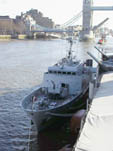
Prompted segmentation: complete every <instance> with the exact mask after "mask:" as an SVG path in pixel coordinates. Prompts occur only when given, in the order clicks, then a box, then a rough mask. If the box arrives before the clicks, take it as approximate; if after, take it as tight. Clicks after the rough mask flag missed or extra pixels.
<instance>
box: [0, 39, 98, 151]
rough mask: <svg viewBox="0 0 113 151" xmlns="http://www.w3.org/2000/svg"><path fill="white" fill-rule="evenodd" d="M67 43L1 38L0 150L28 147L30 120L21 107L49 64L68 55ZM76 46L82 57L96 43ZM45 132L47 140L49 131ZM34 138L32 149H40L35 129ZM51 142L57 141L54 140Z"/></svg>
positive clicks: (25, 148) (21, 149)
mask: <svg viewBox="0 0 113 151" xmlns="http://www.w3.org/2000/svg"><path fill="white" fill-rule="evenodd" d="M68 47H69V45H68V42H67V41H65V40H48V41H32V40H29V41H21V40H20V41H17V40H14V41H13V40H12V41H3V42H2V41H0V151H27V150H28V140H29V138H28V135H29V128H30V120H29V118H28V117H27V115H26V114H25V113H24V111H23V109H22V108H21V102H22V99H23V98H24V97H25V96H26V95H28V94H29V93H30V92H31V91H32V90H33V89H34V88H36V86H37V85H38V84H39V83H41V81H42V78H43V72H45V71H46V70H47V68H48V66H50V65H53V64H54V63H56V62H57V61H58V60H59V59H61V58H62V57H64V56H65V55H66V50H68ZM73 50H74V51H75V52H73V53H75V54H76V56H77V58H78V59H81V60H85V59H86V58H87V57H88V56H87V53H86V52H87V51H88V50H89V51H92V52H93V51H95V50H94V48H93V43H78V42H77V43H76V44H74V46H73ZM53 133H54V131H52V132H51V134H53ZM45 134H46V133H45ZM43 135H44V133H43V134H42V136H41V137H43V139H44V143H45V140H46V139H48V137H47V135H48V134H46V136H43ZM59 137H61V136H59ZM31 138H32V141H31V142H30V144H31V145H30V150H31V148H32V150H33V151H35V150H39V148H40V147H39V146H38V144H37V133H36V131H35V130H34V131H33V133H32V135H31ZM38 142H40V141H38ZM48 142H49V141H48ZM49 143H50V144H54V143H53V141H51V142H49ZM57 143H58V145H59V144H60V146H61V144H65V143H64V142H62V143H61V142H58V141H57ZM39 144H40V143H39ZM41 144H43V142H41ZM50 144H49V145H50ZM43 145H44V144H43ZM55 145H56V144H55ZM54 147H55V146H54ZM41 151H47V150H44V149H43V150H41ZM49 151H50V150H49ZM54 151H55V149H54Z"/></svg>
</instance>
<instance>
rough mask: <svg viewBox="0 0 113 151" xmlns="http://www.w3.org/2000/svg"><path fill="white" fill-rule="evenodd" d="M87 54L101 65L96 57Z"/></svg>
mask: <svg viewBox="0 0 113 151" xmlns="http://www.w3.org/2000/svg"><path fill="white" fill-rule="evenodd" d="M87 54H88V55H89V56H90V57H91V58H93V59H94V60H95V61H96V62H97V63H98V64H100V65H101V62H100V61H99V60H98V59H97V58H96V57H94V56H93V55H92V54H91V53H90V52H89V51H88V52H87Z"/></svg>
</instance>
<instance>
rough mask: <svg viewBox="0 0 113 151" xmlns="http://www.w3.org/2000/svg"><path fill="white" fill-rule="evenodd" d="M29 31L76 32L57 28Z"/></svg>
mask: <svg viewBox="0 0 113 151" xmlns="http://www.w3.org/2000/svg"><path fill="white" fill-rule="evenodd" d="M31 32H34V33H35V32H56V33H62V32H66V33H73V32H78V30H59V29H40V30H32V31H31Z"/></svg>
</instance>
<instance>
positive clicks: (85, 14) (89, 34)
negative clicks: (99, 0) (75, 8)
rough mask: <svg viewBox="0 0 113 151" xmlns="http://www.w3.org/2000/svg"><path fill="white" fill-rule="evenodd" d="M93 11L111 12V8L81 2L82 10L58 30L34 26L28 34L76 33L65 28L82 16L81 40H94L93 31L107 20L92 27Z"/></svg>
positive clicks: (87, 0)
mask: <svg viewBox="0 0 113 151" xmlns="http://www.w3.org/2000/svg"><path fill="white" fill-rule="evenodd" d="M94 11H113V6H93V0H83V10H82V11H81V12H79V13H78V14H77V15H75V16H74V17H72V18H71V19H70V20H68V21H67V22H65V23H64V24H63V25H62V26H61V28H60V29H49V28H46V27H42V26H40V25H37V24H35V25H34V29H33V30H32V29H30V32H32V33H36V32H57V33H58V32H59V33H61V32H76V31H72V30H67V29H66V27H68V26H70V25H72V24H73V23H75V22H76V21H78V19H79V18H80V17H81V16H82V18H83V19H82V31H81V32H80V39H81V40H88V39H92V38H94V31H95V30H96V29H97V28H98V27H100V26H101V25H102V24H104V23H105V22H106V21H107V20H108V19H109V18H106V19H105V20H104V21H102V22H101V23H100V24H99V25H96V26H94V27H93V12H94Z"/></svg>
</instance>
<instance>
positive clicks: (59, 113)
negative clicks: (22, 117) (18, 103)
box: [22, 87, 88, 131]
mask: <svg viewBox="0 0 113 151" xmlns="http://www.w3.org/2000/svg"><path fill="white" fill-rule="evenodd" d="M39 89H40V88H39ZM37 91H38V90H35V91H34V92H32V93H31V94H30V95H29V96H27V97H26V98H25V99H24V100H23V101H22V107H23V109H24V111H25V112H26V113H27V115H28V117H30V119H31V120H32V121H33V123H34V124H35V125H36V128H37V130H38V131H42V130H44V129H46V128H48V127H49V126H51V125H52V124H53V123H55V122H56V121H58V119H61V118H63V119H64V118H67V117H70V116H71V115H72V113H75V112H76V111H77V110H79V109H81V108H83V107H84V106H85V105H86V97H87V94H88V87H87V88H86V89H84V91H82V92H81V93H79V94H78V95H76V97H74V98H72V99H71V100H70V101H69V102H68V103H66V104H64V105H62V106H59V107H55V108H52V109H48V110H39V111H34V110H30V109H27V106H26V105H28V104H29V103H30V101H31V99H30V98H31V96H33V95H35V94H36V92H37ZM68 115H69V116H68Z"/></svg>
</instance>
